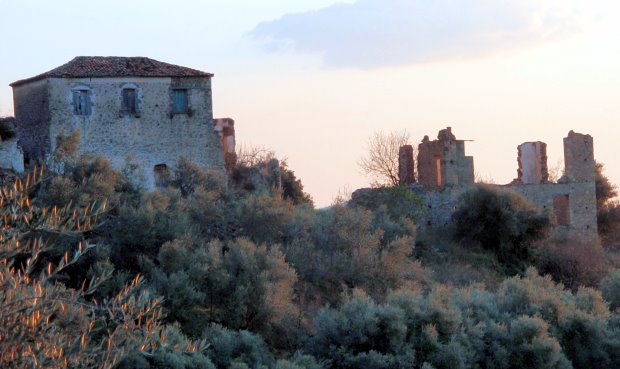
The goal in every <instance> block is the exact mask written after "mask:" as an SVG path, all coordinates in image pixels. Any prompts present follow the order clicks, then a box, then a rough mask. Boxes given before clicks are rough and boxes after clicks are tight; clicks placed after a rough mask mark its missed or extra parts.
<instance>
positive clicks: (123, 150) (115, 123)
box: [26, 77, 224, 188]
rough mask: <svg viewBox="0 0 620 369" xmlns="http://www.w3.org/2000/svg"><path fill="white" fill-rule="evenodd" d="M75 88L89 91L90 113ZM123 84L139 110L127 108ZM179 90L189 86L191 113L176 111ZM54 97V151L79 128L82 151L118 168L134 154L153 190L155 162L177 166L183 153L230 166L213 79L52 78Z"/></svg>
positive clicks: (212, 165) (210, 164)
mask: <svg viewBox="0 0 620 369" xmlns="http://www.w3.org/2000/svg"><path fill="white" fill-rule="evenodd" d="M26 86H27V85H26ZM74 88H88V89H89V91H90V92H89V97H90V102H91V113H90V114H89V115H76V114H75V113H74V105H73V92H72V90H73V89H74ZM123 88H134V89H135V90H136V94H137V114H127V113H126V112H123V109H122V89H123ZM174 88H181V89H187V90H188V107H189V113H188V114H172V89H174ZM49 96H50V99H49V106H50V111H51V121H50V131H49V136H50V137H51V138H52V139H51V149H52V150H53V148H54V147H53V146H54V144H55V142H54V137H56V136H57V135H58V134H60V133H63V132H64V133H71V132H73V131H75V130H79V131H80V135H81V139H80V146H79V150H80V152H92V153H95V154H101V155H103V156H105V157H106V158H108V159H109V160H110V161H111V162H112V164H113V166H114V167H115V168H117V169H121V168H123V166H124V165H125V164H126V161H127V159H128V158H131V160H132V161H133V162H134V163H136V164H138V166H139V168H140V171H141V173H136V174H137V175H139V176H142V177H143V178H145V180H146V183H145V185H146V187H147V188H153V187H154V186H155V173H154V171H155V166H159V167H158V168H159V169H160V170H161V168H162V166H161V164H165V165H166V167H167V168H170V169H172V168H173V167H174V165H175V164H176V163H177V162H178V160H179V159H180V158H181V157H185V158H187V159H189V160H191V161H194V162H196V163H198V164H201V165H203V166H205V167H207V168H211V169H221V170H223V168H224V157H223V156H224V155H223V152H222V144H221V142H220V138H219V137H218V134H217V132H216V131H215V130H214V129H213V128H214V127H213V110H212V101H211V81H210V79H209V78H204V77H198V78H164V77H162V78H132V77H127V78H124V77H119V78H77V79H69V78H50V79H49Z"/></svg>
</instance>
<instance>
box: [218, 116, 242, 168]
mask: <svg viewBox="0 0 620 369" xmlns="http://www.w3.org/2000/svg"><path fill="white" fill-rule="evenodd" d="M213 126H214V129H215V131H216V132H217V134H218V135H219V137H220V142H221V144H222V150H223V152H224V163H225V164H226V169H227V170H231V169H232V168H234V167H235V164H236V163H237V153H236V151H235V145H236V142H235V121H234V120H233V119H231V118H216V119H213Z"/></svg>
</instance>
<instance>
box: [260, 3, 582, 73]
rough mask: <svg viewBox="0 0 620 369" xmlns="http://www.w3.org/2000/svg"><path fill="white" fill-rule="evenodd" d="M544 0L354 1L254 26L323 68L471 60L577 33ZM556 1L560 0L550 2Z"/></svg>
mask: <svg viewBox="0 0 620 369" xmlns="http://www.w3.org/2000/svg"><path fill="white" fill-rule="evenodd" d="M548 4H550V2H549V1H547V0H511V1H509V0H358V1H357V2H355V3H350V4H334V5H331V6H329V7H326V8H323V9H319V10H315V11H308V12H303V13H294V14H287V15H284V16H283V17H281V18H280V19H277V20H273V21H268V22H263V23H260V24H258V25H257V26H256V27H255V28H254V30H252V31H251V32H250V33H249V36H250V37H252V38H253V39H255V40H257V41H259V42H260V43H261V44H262V46H263V47H264V48H265V50H268V51H271V52H273V51H283V50H285V51H286V50H293V51H301V52H311V53H320V54H321V55H322V57H323V61H324V64H325V65H326V66H328V67H360V68H373V67H381V66H386V65H401V64H413V63H421V62H428V61H435V60H450V59H455V58H470V57H477V56H481V55H486V54H489V53H492V52H496V51H499V50H504V49H511V48H516V47H521V46H523V45H532V44H537V43H540V42H544V41H548V40H550V39H555V38H558V37H562V36H566V35H570V34H572V33H575V32H576V31H578V29H579V27H578V22H577V18H576V14H575V13H574V12H573V11H571V10H570V9H566V7H556V8H550V7H549V5H548ZM556 4H560V6H561V4H562V3H561V2H556Z"/></svg>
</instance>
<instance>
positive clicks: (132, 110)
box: [122, 88, 138, 114]
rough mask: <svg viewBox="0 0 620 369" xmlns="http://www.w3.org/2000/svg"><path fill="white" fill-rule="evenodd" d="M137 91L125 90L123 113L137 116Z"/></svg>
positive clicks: (132, 89)
mask: <svg viewBox="0 0 620 369" xmlns="http://www.w3.org/2000/svg"><path fill="white" fill-rule="evenodd" d="M136 106H137V104H136V89H135V88H124V89H123V108H122V110H123V113H125V114H136V113H137V112H138V109H137V108H136Z"/></svg>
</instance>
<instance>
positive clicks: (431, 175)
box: [418, 127, 474, 190]
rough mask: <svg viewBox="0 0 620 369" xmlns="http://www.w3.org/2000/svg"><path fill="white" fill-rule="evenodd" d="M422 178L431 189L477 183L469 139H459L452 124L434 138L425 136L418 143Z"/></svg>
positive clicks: (419, 171) (421, 180)
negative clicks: (466, 154)
mask: <svg viewBox="0 0 620 369" xmlns="http://www.w3.org/2000/svg"><path fill="white" fill-rule="evenodd" d="M418 180H419V183H420V184H422V185H424V187H425V188H427V189H429V190H433V189H440V188H443V187H445V186H459V185H463V186H466V185H471V184H473V183H474V159H473V157H471V156H465V141H463V140H457V139H456V137H455V136H454V135H453V134H452V128H451V127H448V128H446V129H443V130H441V131H439V134H438V135H437V139H436V140H434V141H430V140H429V138H428V136H424V139H423V140H422V143H420V144H419V145H418Z"/></svg>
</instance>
